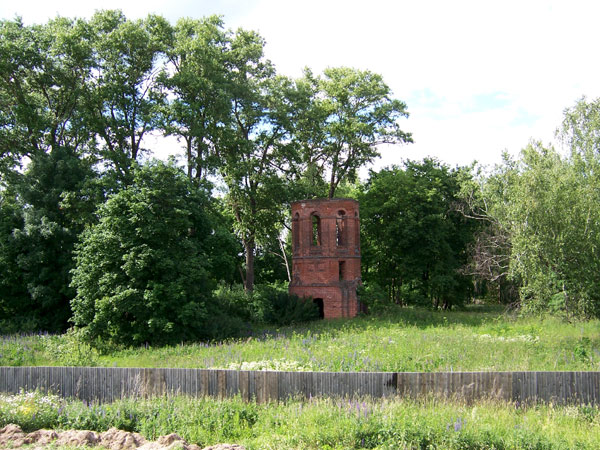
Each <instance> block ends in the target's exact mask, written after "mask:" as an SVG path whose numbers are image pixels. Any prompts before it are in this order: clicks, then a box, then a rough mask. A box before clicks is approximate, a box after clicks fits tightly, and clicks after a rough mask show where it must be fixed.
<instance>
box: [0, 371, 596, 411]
mask: <svg viewBox="0 0 600 450" xmlns="http://www.w3.org/2000/svg"><path fill="white" fill-rule="evenodd" d="M20 389H25V390H33V389H42V390H47V391H52V392H55V393H58V394H59V395H61V396H63V397H75V398H79V399H82V400H87V401H100V402H110V401H112V400H115V399H118V398H122V397H131V396H151V395H162V394H170V393H175V394H177V393H179V394H185V395H192V396H205V395H208V396H213V397H221V398H224V397H232V396H236V395H239V396H241V397H242V398H244V399H248V400H249V399H256V400H257V401H258V402H265V401H271V400H286V399H288V398H289V397H290V396H299V397H304V398H309V397H353V396H354V397H363V396H371V397H374V398H380V397H393V396H400V397H402V396H408V397H419V396H427V395H434V396H442V397H458V398H460V399H463V400H465V401H474V400H478V399H485V398H495V399H501V400H505V401H514V402H521V403H533V402H552V403H555V404H596V405H598V404H600V372H436V373H412V372H275V371H235V370H209V369H135V368H102V367H93V368H90V367H0V392H5V393H17V392H19V390H20Z"/></svg>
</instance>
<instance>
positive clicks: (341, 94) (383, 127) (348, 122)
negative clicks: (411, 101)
mask: <svg viewBox="0 0 600 450" xmlns="http://www.w3.org/2000/svg"><path fill="white" fill-rule="evenodd" d="M303 86H304V87H305V90H306V92H307V94H308V95H309V96H310V98H311V107H310V108H306V109H305V112H304V114H303V116H302V117H301V118H300V125H301V126H297V127H296V128H297V129H296V135H295V136H296V138H297V139H299V140H300V142H301V143H302V146H303V147H304V157H305V159H308V165H309V167H310V166H311V165H313V164H317V165H318V167H320V169H321V174H322V175H323V176H328V177H329V182H328V196H329V198H333V196H334V195H335V190H336V188H337V187H338V185H339V183H340V182H341V181H342V180H345V179H348V180H349V181H354V180H355V179H356V174H357V170H358V169H359V168H361V167H363V166H364V165H366V164H368V163H370V162H372V161H373V160H374V159H375V158H377V157H379V150H378V146H380V145H382V144H400V143H407V142H412V137H411V135H410V133H407V132H404V131H402V130H401V129H400V125H399V123H398V120H399V119H400V118H402V117H408V112H407V110H406V104H405V103H404V102H402V101H400V100H397V99H394V98H392V93H391V90H390V88H389V87H388V86H387V85H386V84H385V83H384V81H383V78H382V77H381V75H378V74H375V73H372V72H370V71H361V70H356V69H351V68H347V67H337V68H328V69H325V71H324V72H323V77H315V76H314V75H313V74H312V73H311V72H310V71H309V70H306V71H305V75H304V80H303ZM307 86H308V87H307ZM302 118H304V120H302Z"/></svg>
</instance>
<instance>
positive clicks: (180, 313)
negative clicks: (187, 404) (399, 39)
mask: <svg viewBox="0 0 600 450" xmlns="http://www.w3.org/2000/svg"><path fill="white" fill-rule="evenodd" d="M264 47H265V42H264V39H263V38H262V37H261V36H260V35H259V34H258V33H256V32H253V31H247V30H243V29H238V30H237V31H233V30H229V29H227V28H226V27H225V25H224V23H223V21H222V19H221V18H220V17H218V16H211V17H207V18H203V19H189V18H187V19H186V18H184V19H181V20H179V21H177V22H176V23H174V24H171V23H169V22H168V21H167V20H166V19H165V18H164V17H160V16H156V15H149V16H147V17H146V18H143V19H138V20H130V19H127V18H126V17H125V16H124V15H123V13H122V12H120V11H114V10H113V11H110V10H109V11H99V12H97V13H96V14H94V15H93V16H92V17H91V18H89V19H69V18H60V17H58V18H56V19H53V20H50V21H49V22H48V23H46V24H40V25H25V24H24V23H23V22H22V21H21V20H20V19H19V18H16V19H13V20H1V21H0V273H1V274H2V277H0V334H7V335H10V334H15V335H19V333H31V332H50V333H64V332H66V331H67V330H68V329H69V328H70V327H73V328H74V329H73V330H72V331H70V332H69V334H67V335H66V336H64V337H58V336H56V337H52V338H48V339H46V340H45V341H44V340H39V342H37V343H33V344H31V345H33V346H34V347H36V346H38V347H41V348H43V349H44V350H41V351H39V352H34V354H33V355H28V354H27V352H23V351H22V350H20V349H19V347H18V346H19V345H20V344H19V342H21V339H20V338H17V339H16V340H15V339H12V340H11V339H8V340H6V341H5V342H8V343H5V344H2V345H5V346H6V349H7V350H6V351H5V352H4V353H3V354H2V359H4V360H10V361H13V362H12V363H14V364H25V363H27V361H31V360H34V361H37V360H38V359H41V360H44V361H46V360H47V361H53V363H58V361H62V362H63V363H67V362H68V363H74V364H84V363H85V361H88V363H90V364H91V363H95V364H108V362H109V361H110V362H113V363H114V362H115V361H116V362H117V364H122V363H123V361H131V362H132V363H135V364H136V365H147V364H150V365H156V364H162V365H164V364H167V362H168V361H170V360H171V358H170V357H168V356H167V354H168V353H169V352H173V353H176V351H180V349H179V348H178V347H165V348H164V349H158V348H156V346H157V345H164V344H169V345H173V344H175V343H180V342H184V343H186V345H183V346H182V347H181V349H184V350H181V351H182V352H183V353H184V354H189V355H192V356H190V358H189V361H186V360H185V358H183V357H180V356H174V357H173V358H175V360H174V361H173V364H174V365H179V366H188V365H190V366H194V365H199V366H215V365H218V366H227V367H228V366H229V365H231V364H235V363H237V364H241V363H243V362H248V361H249V360H250V361H263V360H264V361H268V360H272V359H273V358H275V357H276V356H277V355H275V354H274V353H269V351H268V348H269V345H271V347H273V348H277V346H280V345H284V346H287V347H288V349H287V350H290V349H291V350H290V352H291V353H288V354H286V358H288V357H289V358H290V359H291V361H293V362H292V365H294V364H295V365H297V366H298V367H310V368H316V369H328V370H353V369H354V370H451V369H452V370H459V369H490V368H509V367H512V366H515V365H519V367H518V368H532V369H533V368H547V369H558V368H567V367H568V368H578V367H587V368H590V367H596V366H594V364H596V361H597V354H596V353H595V351H596V350H597V345H596V344H597V336H596V335H595V334H593V332H590V331H586V330H591V329H592V328H593V326H594V324H595V323H596V322H590V323H589V324H582V325H572V326H570V325H562V324H560V323H559V322H558V321H557V322H553V321H552V320H550V319H548V321H546V322H539V321H538V320H537V319H519V320H513V319H511V320H510V321H509V322H508V325H506V328H505V325H504V322H503V319H498V320H499V324H498V323H496V324H495V325H490V324H489V323H488V322H489V321H488V320H487V319H486V320H485V321H482V322H481V323H480V324H478V325H476V326H472V325H467V324H463V323H462V322H461V321H458V322H457V324H456V325H451V326H449V327H438V326H437V322H436V321H437V319H435V320H434V319H431V320H432V321H433V322H434V323H433V324H430V323H428V321H429V320H430V319H424V320H422V321H421V320H420V319H419V320H416V321H415V320H412V319H410V317H411V316H414V315H415V314H417V315H418V314H420V313H414V312H413V311H412V310H407V311H405V312H403V313H400V312H398V311H392V312H391V313H389V315H388V316H386V315H384V314H382V315H380V316H376V317H372V318H364V319H361V320H360V321H357V322H356V323H352V324H350V323H348V324H347V323H345V322H335V323H332V324H319V325H315V326H316V329H315V330H316V331H315V330H311V331H310V334H309V331H302V330H298V329H285V330H280V331H270V332H268V334H270V335H271V337H270V338H264V339H263V338H262V337H260V338H258V341H259V342H258V343H255V341H257V334H256V331H252V330H256V329H257V327H271V328H273V327H281V326H285V325H289V324H297V323H300V322H302V321H303V320H307V319H310V318H311V317H313V316H314V308H313V310H312V311H311V302H310V301H307V302H305V303H303V304H298V302H297V301H296V299H294V298H293V297H291V296H289V295H287V294H286V293H285V286H286V284H287V282H288V281H290V280H289V279H290V278H291V274H293V273H294V268H293V267H291V264H290V261H291V259H292V258H291V254H292V251H291V242H290V241H291V239H290V233H289V232H288V231H289V228H290V217H289V204H290V202H292V201H295V200H301V199H303V198H315V197H327V196H328V197H330V198H331V197H333V196H335V195H338V196H340V195H345V196H350V197H353V198H357V199H359V200H360V202H361V230H360V231H361V235H360V237H361V250H362V257H363V259H362V262H363V266H362V267H363V273H362V281H363V282H364V284H363V288H362V293H361V299H362V300H363V301H364V302H365V303H367V304H368V305H369V306H371V309H372V310H376V309H378V308H379V309H385V308H386V307H390V306H395V305H401V306H408V307H430V308H433V309H439V310H443V311H448V310H450V309H452V308H457V307H462V306H471V305H473V304H477V303H480V301H481V300H483V301H485V302H488V303H489V302H494V303H497V304H502V305H507V306H511V307H512V308H513V309H515V310H518V311H519V312H520V313H533V314H548V313H549V314H551V315H553V316H554V317H558V318H561V319H566V320H567V321H578V320H581V319H598V318H599V317H600V295H599V294H598V292H600V289H598V287H599V286H600V278H599V275H598V274H600V266H598V264H600V263H599V261H600V258H598V249H599V248H600V216H599V212H598V211H600V210H599V209H598V208H597V205H598V203H599V201H600V197H599V194H598V193H599V192H600V175H599V174H600V170H599V167H600V150H599V149H600V140H599V139H598V138H597V136H598V134H599V133H598V129H599V128H600V119H599V117H600V100H591V101H588V100H587V99H585V98H584V99H581V100H579V101H578V102H577V103H576V105H575V106H574V107H572V108H569V109H567V110H566V111H565V116H564V120H563V123H562V126H561V128H560V129H559V131H558V135H559V136H560V138H561V139H562V142H563V143H564V146H565V151H564V152H560V151H558V150H555V149H553V148H546V147H544V146H543V145H542V144H540V143H531V144H530V145H528V146H526V147H525V148H524V149H523V151H522V153H521V154H520V155H519V156H518V157H516V158H509V157H506V159H505V160H504V161H503V163H502V164H500V165H498V166H497V167H495V168H478V167H477V166H476V165H473V166H472V167H457V168H454V169H451V168H449V167H448V166H447V165H445V164H444V163H442V162H439V161H435V160H430V159H425V160H423V161H420V162H419V161H405V162H404V163H403V164H402V165H401V166H393V167H390V168H384V169H381V170H380V171H379V172H371V173H370V174H369V178H368V180H366V181H365V182H364V183H361V182H360V181H358V180H357V177H356V175H357V173H358V171H359V169H361V168H364V167H365V166H366V165H368V164H370V163H372V162H373V161H374V160H375V159H376V158H377V157H378V156H379V149H380V148H381V147H380V144H397V145H399V144H404V143H410V142H411V140H412V137H411V135H410V133H408V132H405V131H403V128H404V126H403V125H402V121H403V120H404V119H405V118H406V117H408V111H407V105H406V104H405V103H404V102H402V101H401V100H399V99H396V98H395V97H394V95H393V93H392V92H391V90H390V88H389V86H387V85H386V84H385V82H384V80H383V77H382V76H381V75H379V74H375V73H372V72H370V71H368V70H357V69H351V68H347V67H337V68H328V69H326V70H324V71H323V73H322V74H313V73H312V71H311V70H310V69H308V68H307V69H306V70H305V72H304V74H303V75H302V76H301V77H300V78H297V79H292V78H289V77H286V76H283V75H280V74H278V73H277V70H276V68H275V67H274V65H273V64H272V63H271V62H270V61H269V60H268V59H267V58H266V57H265V54H264ZM150 133H153V134H155V135H159V136H175V137H177V138H178V139H179V142H180V144H181V145H182V148H181V151H182V155H180V156H182V157H183V158H180V161H183V166H182V167H179V166H177V163H176V162H175V161H176V160H177V159H173V160H171V161H170V162H169V163H157V162H156V161H153V160H152V159H151V158H148V157H146V156H147V155H148V153H151V149H148V148H145V142H146V141H144V136H148V135H149V134H150ZM356 281H357V282H358V281H359V280H356ZM242 289H243V292H242ZM442 317H443V316H442ZM448 317H450V316H449V315H448ZM476 317H479V316H477V315H476ZM448 320H449V323H450V324H452V320H450V318H448ZM474 320H475V319H474ZM464 322H468V320H466V319H465V321H464ZM575 323H578V322H575ZM399 324H401V325H399ZM494 327H496V328H494ZM574 328H578V329H581V330H583V331H577V332H571V331H569V330H573V329H574ZM548 329H550V330H552V332H553V333H554V335H553V336H552V335H551V333H550V332H547V330H548ZM353 330H354V331H353ZM407 330H409V331H410V332H409V331H407ZM228 338H231V339H240V338H242V339H244V342H245V340H247V339H250V338H251V340H250V341H248V342H247V343H245V344H244V345H243V346H242V344H241V343H240V342H242V341H235V340H232V341H230V342H228V343H225V344H218V345H209V346H206V345H202V344H199V343H198V342H199V341H208V342H214V341H217V340H219V341H222V340H225V339H228ZM27 339H29V340H32V339H33V340H35V339H37V338H33V337H31V338H27ZM40 339H41V338H40ZM48 342H50V343H51V344H48ZM311 342H312V343H314V345H312V344H310V343H311ZM187 343H189V345H188V344H187ZM194 343H195V344H194ZM298 343H303V344H302V345H300V344H298ZM42 344H43V345H42ZM142 345H144V346H146V347H148V348H150V347H151V348H152V351H150V350H148V351H146V350H144V351H141V350H122V348H131V346H142ZM46 347H47V348H48V349H46ZM328 347H331V349H330V350H327V348H328ZM66 348H72V349H75V348H77V349H83V350H77V351H75V352H70V351H66V350H64V349H66ZM382 348H385V349H388V350H389V351H384V350H381V349H382ZM92 349H93V351H92ZM115 349H117V350H115ZM173 349H177V350H176V351H175V350H173ZM221 349H226V350H225V354H228V355H229V356H227V357H225V356H223V353H221V352H222V350H221ZM417 349H418V351H416V350H417ZM482 349H485V351H482ZM488 349H489V351H488ZM273 352H275V350H273ZM328 352H329V353H328ZM360 352H363V353H360ZM515 352H516V354H518V355H520V356H521V358H519V362H518V363H512V362H511V361H512V360H513V359H515V358H511V353H513V354H515ZM100 353H102V354H100ZM163 353H164V354H163ZM330 353H332V354H333V355H334V356H335V357H334V358H330ZM106 354H110V356H106ZM138 354H140V355H142V354H143V355H144V356H137V355H138ZM146 354H147V355H150V356H145V355H146ZM155 354H160V355H161V357H164V358H165V359H160V360H159V358H158V357H155V356H152V355H155ZM49 355H54V356H49ZM403 355H404V356H403ZM464 355H472V356H468V357H467V358H466V359H465V358H464V357H463V356H464ZM107 358H108V360H107ZM111 358H115V361H113V360H112V359H111ZM138 359H139V361H138ZM145 361H151V362H145ZM127 364H129V362H128V363H127ZM515 368H517V367H515Z"/></svg>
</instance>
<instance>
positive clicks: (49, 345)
mask: <svg viewBox="0 0 600 450" xmlns="http://www.w3.org/2000/svg"><path fill="white" fill-rule="evenodd" d="M44 344H45V345H44V346H45V350H46V353H47V355H48V356H49V357H50V358H51V359H52V360H53V361H54V362H55V363H56V364H59V365H61V366H87V367H94V366H96V365H98V352H97V351H96V349H95V348H93V347H92V346H91V345H89V344H88V343H87V342H85V341H84V340H83V339H82V336H81V331H80V330H76V329H74V328H71V329H69V330H68V331H67V332H66V333H65V334H63V335H55V336H48V337H47V338H46V339H45V340H44Z"/></svg>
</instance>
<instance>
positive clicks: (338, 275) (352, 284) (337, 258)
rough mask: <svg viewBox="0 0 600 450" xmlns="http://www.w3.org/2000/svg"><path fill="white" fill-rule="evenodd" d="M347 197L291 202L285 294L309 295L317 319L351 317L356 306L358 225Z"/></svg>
mask: <svg viewBox="0 0 600 450" xmlns="http://www.w3.org/2000/svg"><path fill="white" fill-rule="evenodd" d="M359 223H360V222H359V216H358V202H357V201H356V200H352V199H346V198H343V199H332V200H329V199H318V200H303V201H299V202H294V203H292V252H293V256H292V281H291V283H290V293H291V294H295V295H297V296H299V297H312V298H313V301H314V302H315V303H317V305H319V312H320V314H321V317H322V318H325V319H332V318H336V317H355V316H356V315H357V314H358V312H359V310H360V305H359V301H358V297H357V295H356V288H357V287H358V284H359V283H360V228H359Z"/></svg>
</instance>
